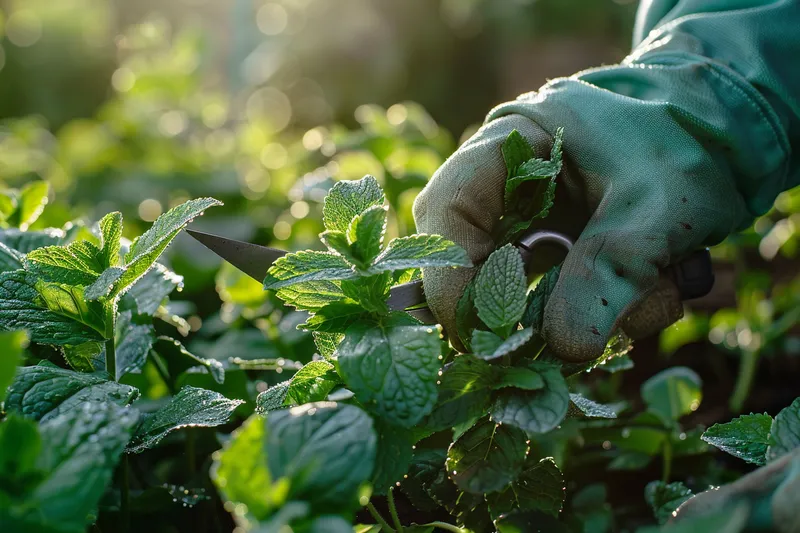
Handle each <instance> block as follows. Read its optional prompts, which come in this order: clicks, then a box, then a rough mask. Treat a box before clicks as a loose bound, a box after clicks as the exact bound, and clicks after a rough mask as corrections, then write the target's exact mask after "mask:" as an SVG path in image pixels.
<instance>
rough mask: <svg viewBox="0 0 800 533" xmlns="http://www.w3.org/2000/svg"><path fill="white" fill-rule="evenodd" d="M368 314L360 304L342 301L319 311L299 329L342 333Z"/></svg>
mask: <svg viewBox="0 0 800 533" xmlns="http://www.w3.org/2000/svg"><path fill="white" fill-rule="evenodd" d="M366 314H367V312H366V311H365V310H364V308H363V307H361V305H360V304H358V303H356V302H354V301H352V300H342V301H341V302H333V303H330V304H328V305H326V306H325V307H322V308H321V309H318V310H317V312H316V313H315V314H314V316H312V317H311V318H309V319H308V320H306V322H305V323H304V324H300V325H299V326H298V329H304V330H306V331H320V332H323V333H341V332H343V331H345V330H346V329H347V328H348V327H350V325H351V324H353V323H355V322H357V321H358V320H359V319H360V318H363V317H364V316H366Z"/></svg>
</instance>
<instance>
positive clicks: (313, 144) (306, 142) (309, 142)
mask: <svg viewBox="0 0 800 533" xmlns="http://www.w3.org/2000/svg"><path fill="white" fill-rule="evenodd" d="M324 140H325V139H324V137H323V136H322V132H321V131H320V129H319V128H314V129H312V130H308V131H307V132H306V133H305V135H303V147H304V148H305V149H306V150H309V151H313V150H319V149H320V148H321V147H322V143H323V141H324Z"/></svg>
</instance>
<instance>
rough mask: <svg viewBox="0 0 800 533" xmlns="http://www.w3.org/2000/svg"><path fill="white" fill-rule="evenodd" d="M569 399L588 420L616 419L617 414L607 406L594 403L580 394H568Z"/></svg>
mask: <svg viewBox="0 0 800 533" xmlns="http://www.w3.org/2000/svg"><path fill="white" fill-rule="evenodd" d="M569 399H570V400H571V401H572V403H573V404H574V405H575V407H577V408H578V409H579V410H580V412H581V413H583V414H584V416H587V417H589V418H617V413H616V412H615V411H614V410H613V409H611V408H610V407H608V406H607V405H603V404H600V403H597V402H594V401H592V400H590V399H589V398H586V397H584V396H582V395H580V394H570V395H569Z"/></svg>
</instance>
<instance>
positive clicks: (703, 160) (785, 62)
mask: <svg viewBox="0 0 800 533" xmlns="http://www.w3.org/2000/svg"><path fill="white" fill-rule="evenodd" d="M634 44H635V48H634V49H633V51H632V53H631V54H630V55H629V56H628V57H627V58H625V59H624V60H623V61H622V62H621V63H620V64H618V65H614V66H609V67H603V68H598V69H592V70H588V71H584V72H581V73H578V74H576V75H574V76H571V77H569V78H560V79H556V80H553V81H551V82H550V83H548V84H547V85H545V86H544V87H542V88H541V89H540V90H539V91H536V92H533V93H528V94H525V95H522V96H520V97H519V98H518V99H517V100H516V101H513V102H509V103H506V104H502V105H500V106H498V107H497V108H495V109H494V110H493V111H492V112H490V114H489V117H488V119H487V120H493V119H495V118H497V117H500V116H503V115H509V114H521V115H523V116H526V117H528V118H529V119H531V120H533V121H534V122H536V123H537V124H539V125H540V126H541V127H542V128H544V129H545V130H547V131H548V132H550V133H553V132H555V130H556V128H558V127H562V126H563V127H564V129H565V141H564V145H565V153H566V154H567V156H568V157H569V158H570V159H572V162H573V163H574V165H576V167H577V168H578V169H579V170H580V171H581V172H582V173H583V174H585V175H588V176H590V179H589V180H588V183H587V185H588V187H589V188H590V189H591V187H592V183H591V176H592V175H598V176H604V177H606V178H607V179H610V180H612V181H613V180H614V179H615V176H617V175H619V176H621V177H623V179H628V180H629V179H632V178H634V179H637V180H640V181H641V183H642V184H643V186H645V185H646V186H649V185H650V184H652V183H656V184H657V183H658V182H659V180H664V181H667V182H668V181H669V180H670V174H675V173H680V174H682V175H683V177H684V178H686V177H689V178H690V179H696V180H704V179H709V178H708V174H709V169H711V168H713V169H714V170H713V172H711V173H713V174H714V177H713V179H714V180H725V181H731V182H732V184H733V186H734V187H735V190H736V191H738V193H739V194H740V195H741V198H742V200H743V202H744V207H745V209H744V210H743V212H742V216H741V217H740V220H737V221H736V224H735V226H737V227H730V228H723V229H721V231H720V232H718V234H716V235H708V240H709V241H717V240H719V239H721V238H724V236H725V235H724V233H725V231H733V230H735V229H740V228H741V227H744V226H746V225H747V224H749V223H750V222H751V221H752V218H753V217H755V216H758V215H761V214H763V213H764V212H766V211H767V210H768V209H769V208H770V207H771V205H772V202H773V201H774V199H775V197H776V196H777V195H778V194H779V193H780V192H782V191H784V190H787V189H789V188H791V187H793V186H795V185H798V184H799V183H800V157H798V155H797V154H798V151H800V1H798V0H773V1H768V0H680V1H678V0H645V1H643V3H642V6H641V8H640V12H639V16H638V18H637V24H636V30H635V35H634ZM590 194H591V191H590Z"/></svg>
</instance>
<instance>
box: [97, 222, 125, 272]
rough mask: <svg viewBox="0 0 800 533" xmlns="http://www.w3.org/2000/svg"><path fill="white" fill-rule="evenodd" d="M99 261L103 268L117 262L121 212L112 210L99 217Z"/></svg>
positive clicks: (120, 233)
mask: <svg viewBox="0 0 800 533" xmlns="http://www.w3.org/2000/svg"><path fill="white" fill-rule="evenodd" d="M99 226H100V243H101V247H100V262H101V264H102V265H103V266H104V267H105V268H109V267H112V266H116V265H118V264H119V250H120V243H121V239H122V213H120V212H119V211H114V212H113V213H109V214H107V215H106V216H104V217H103V218H101V219H100V222H99Z"/></svg>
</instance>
